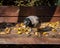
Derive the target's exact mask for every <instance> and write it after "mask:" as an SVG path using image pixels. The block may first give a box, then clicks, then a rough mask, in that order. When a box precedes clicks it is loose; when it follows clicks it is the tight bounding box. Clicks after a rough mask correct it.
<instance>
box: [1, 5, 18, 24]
mask: <svg viewBox="0 0 60 48" xmlns="http://www.w3.org/2000/svg"><path fill="white" fill-rule="evenodd" d="M18 14H19V8H18V7H16V6H0V22H11V23H14V22H17V20H18ZM15 16H16V17H15Z"/></svg>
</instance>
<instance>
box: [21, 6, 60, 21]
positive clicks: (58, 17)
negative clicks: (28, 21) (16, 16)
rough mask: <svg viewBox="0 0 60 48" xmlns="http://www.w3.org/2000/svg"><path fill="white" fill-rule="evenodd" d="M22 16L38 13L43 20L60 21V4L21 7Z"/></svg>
mask: <svg viewBox="0 0 60 48" xmlns="http://www.w3.org/2000/svg"><path fill="white" fill-rule="evenodd" d="M20 9H21V11H20V16H23V17H26V16H30V15H36V16H38V17H39V18H40V20H42V21H44V22H45V21H49V22H50V21H60V6H52V7H47V6H40V7H20Z"/></svg>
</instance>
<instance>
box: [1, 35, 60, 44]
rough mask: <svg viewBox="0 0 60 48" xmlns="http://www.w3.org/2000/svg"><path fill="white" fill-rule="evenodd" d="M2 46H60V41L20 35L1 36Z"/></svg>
mask: <svg viewBox="0 0 60 48" xmlns="http://www.w3.org/2000/svg"><path fill="white" fill-rule="evenodd" d="M0 44H60V39H57V38H45V37H20V36H19V35H14V34H10V35H0Z"/></svg>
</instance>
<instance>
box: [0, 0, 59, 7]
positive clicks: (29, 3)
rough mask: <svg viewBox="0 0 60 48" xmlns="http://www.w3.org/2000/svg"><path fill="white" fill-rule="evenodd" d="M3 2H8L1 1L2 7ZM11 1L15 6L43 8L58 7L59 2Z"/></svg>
mask: <svg viewBox="0 0 60 48" xmlns="http://www.w3.org/2000/svg"><path fill="white" fill-rule="evenodd" d="M3 1H5V2H6V0H0V6H2V5H3ZM11 1H12V2H14V3H15V4H12V5H14V6H42V5H43V6H53V5H56V3H57V2H58V0H11ZM7 2H10V0H7ZM10 3H11V2H10ZM10 3H9V4H10ZM7 5H8V3H7Z"/></svg>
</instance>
